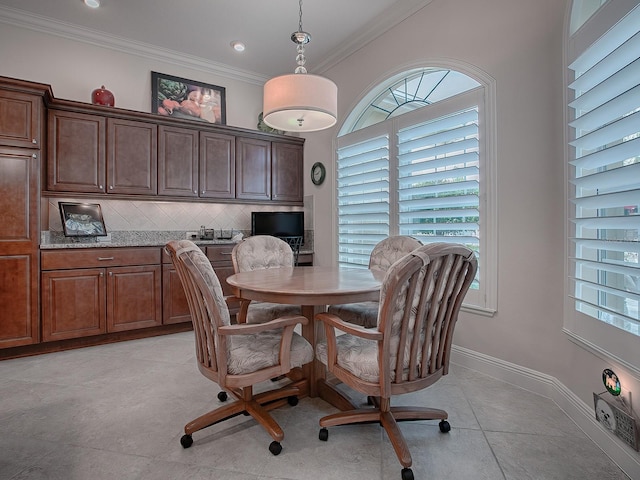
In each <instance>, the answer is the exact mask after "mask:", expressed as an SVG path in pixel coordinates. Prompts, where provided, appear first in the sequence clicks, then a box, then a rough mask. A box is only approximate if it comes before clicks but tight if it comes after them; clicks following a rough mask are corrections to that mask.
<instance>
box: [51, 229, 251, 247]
mask: <svg viewBox="0 0 640 480" xmlns="http://www.w3.org/2000/svg"><path fill="white" fill-rule="evenodd" d="M238 233H241V232H238ZM186 238H187V232H181V231H149V232H111V233H110V234H109V235H108V236H107V237H78V238H73V237H71V238H70V237H65V236H64V234H63V233H62V232H54V231H51V232H42V238H41V240H40V249H41V250H53V249H64V248H109V247H162V246H164V245H166V244H167V242H170V241H171V240H182V239H186ZM192 241H193V242H194V243H196V244H197V245H229V244H234V243H237V242H235V241H232V240H230V239H220V238H217V239H213V240H209V239H199V238H195V239H193V240H192Z"/></svg>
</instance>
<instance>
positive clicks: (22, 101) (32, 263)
mask: <svg viewBox="0 0 640 480" xmlns="http://www.w3.org/2000/svg"><path fill="white" fill-rule="evenodd" d="M48 94H50V91H49V90H48V89H46V88H44V87H43V88H42V90H39V86H37V85H35V86H34V85H29V84H27V83H26V82H23V81H20V80H16V81H12V80H8V79H0V348H7V347H16V346H23V345H31V344H34V343H37V342H39V340H40V330H39V324H40V323H39V315H40V311H39V301H38V299H39V296H40V294H39V291H40V290H39V285H40V282H39V272H38V245H39V241H40V232H39V222H38V220H39V205H40V162H41V158H40V156H41V150H40V148H41V145H40V144H41V138H42V136H41V135H42V132H41V125H42V124H43V123H44V119H43V118H42V115H43V112H44V104H43V98H44V97H45V96H46V95H48Z"/></svg>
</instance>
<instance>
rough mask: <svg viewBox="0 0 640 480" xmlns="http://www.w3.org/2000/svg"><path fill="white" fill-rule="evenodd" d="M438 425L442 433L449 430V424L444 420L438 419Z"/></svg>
mask: <svg viewBox="0 0 640 480" xmlns="http://www.w3.org/2000/svg"><path fill="white" fill-rule="evenodd" d="M438 426H439V427H440V431H441V432H442V433H447V432H448V431H450V430H451V425H450V424H449V422H447V421H446V420H440V423H439V424H438Z"/></svg>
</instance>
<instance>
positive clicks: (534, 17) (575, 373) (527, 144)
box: [307, 0, 640, 466]
mask: <svg viewBox="0 0 640 480" xmlns="http://www.w3.org/2000/svg"><path fill="white" fill-rule="evenodd" d="M567 3H568V2H567V1H565V0H537V1H535V2H531V1H514V0H486V1H469V0H434V1H433V2H432V3H431V4H430V5H429V6H427V7H426V8H424V9H423V10H422V11H420V12H418V13H417V14H415V15H413V16H412V17H411V18H409V19H407V20H406V21H404V22H403V23H401V24H400V25H398V26H397V27H395V28H394V29H393V30H391V31H389V32H387V33H386V34H384V35H382V36H381V37H379V38H378V39H377V40H375V41H374V42H372V43H371V44H369V45H367V46H365V47H364V48H362V49H361V50H359V51H358V52H356V53H355V54H353V55H351V56H350V57H349V58H348V59H346V60H344V61H343V62H342V63H340V64H339V65H337V66H335V67H334V68H332V69H331V70H329V71H327V72H325V74H326V75H327V76H329V77H330V78H331V79H333V80H334V81H335V82H336V83H337V84H338V87H339V109H340V112H339V113H340V119H344V118H345V116H346V115H347V114H348V112H349V111H350V109H352V108H353V107H354V106H355V105H356V104H357V102H358V101H359V100H360V98H362V96H363V95H364V94H365V93H366V92H367V91H368V90H369V89H370V88H371V86H372V85H375V84H377V83H379V82H380V81H382V80H383V79H385V78H387V77H389V76H390V75H392V74H394V73H398V72H399V71H401V70H402V69H403V68H407V67H410V66H418V65H426V64H428V65H433V63H434V61H435V60H437V59H442V60H443V61H446V62H453V63H464V64H467V65H469V66H470V67H472V68H475V69H479V70H481V71H482V72H484V73H486V74H487V75H489V76H491V77H492V78H493V79H495V82H496V90H497V99H496V101H497V105H496V107H497V110H496V114H497V145H496V156H497V158H496V165H497V185H496V187H497V213H498V218H497V241H498V258H497V262H498V263H497V269H498V288H497V291H498V308H497V313H496V314H495V315H494V316H493V317H492V318H487V317H482V316H479V315H474V314H470V313H466V312H464V313H462V314H461V318H460V323H459V326H458V327H457V331H456V336H455V343H456V344H457V345H459V346H461V347H463V348H467V349H469V350H472V351H474V352H479V353H480V354H481V355H489V356H490V357H494V358H497V359H500V361H502V362H506V363H512V364H515V365H517V366H520V367H523V368H522V370H521V371H522V372H526V369H531V371H532V372H540V373H542V374H544V375H545V380H544V381H549V382H551V383H554V382H555V381H556V379H557V381H558V382H559V383H560V384H561V385H562V386H561V387H560V388H559V390H563V389H564V388H565V387H566V388H567V389H568V390H569V391H568V392H564V393H560V394H559V395H558V396H560V397H562V396H565V397H567V398H571V399H572V400H569V403H570V402H571V401H573V400H575V399H573V398H572V397H573V396H575V397H577V398H579V400H576V403H577V404H580V406H581V407H584V408H585V409H586V410H585V411H586V412H587V414H590V410H591V409H592V405H593V399H592V392H602V391H603V390H604V387H603V385H602V381H601V373H602V370H603V369H604V368H609V367H610V368H613V369H614V370H615V371H616V372H617V373H618V374H619V375H620V376H621V377H623V378H624V379H625V380H626V385H628V386H629V388H630V389H631V390H632V391H633V392H637V393H636V395H639V394H640V383H639V382H638V379H637V378H636V377H634V375H633V374H632V372H630V371H629V370H627V369H625V368H624V367H623V366H621V365H619V364H617V363H616V362H613V361H605V360H603V359H601V358H600V357H598V356H596V355H594V354H592V353H590V352H588V351H587V350H585V349H584V348H582V347H580V346H577V345H576V344H574V343H572V342H571V341H570V340H569V339H568V337H567V336H566V335H565V334H564V333H563V332H562V327H563V315H564V308H565V306H564V302H565V298H566V295H565V293H564V288H565V267H564V266H565V260H564V250H565V222H564V210H565V195H564V185H565V178H564V175H565V171H564V170H565V169H564V156H563V155H564V118H563V115H564V107H563V104H564V99H563V48H564V46H563V45H564V43H563V41H564V36H563V35H564V33H563V32H564V30H563V29H564V17H565V10H566V8H567ZM339 127H340V125H337V126H336V128H335V130H334V131H333V132H332V133H331V134H329V133H325V134H324V136H323V137H322V138H321V139H320V140H319V141H317V142H316V141H315V140H312V139H311V138H309V140H308V144H307V149H308V150H307V151H308V152H310V153H313V154H314V155H315V156H317V157H320V158H326V159H327V161H329V159H332V158H333V157H332V146H331V143H330V142H331V139H332V138H333V137H332V135H335V134H336V132H337V131H338V129H339ZM309 137H311V136H310V135H309ZM314 138H315V137H314ZM334 163H335V161H332V163H331V168H328V179H327V182H326V184H325V185H324V186H323V187H322V188H320V189H319V190H318V191H317V194H316V196H315V205H316V211H315V215H316V229H317V230H316V236H315V239H316V251H319V250H320V248H322V247H323V248H324V249H323V250H322V252H321V253H322V257H321V258H322V259H323V261H330V260H331V259H333V258H335V256H336V254H335V242H334V239H335V237H336V231H335V226H334V225H335V220H334V219H335V213H334V212H335V194H334V188H333V187H334V185H335V167H334ZM320 224H321V228H318V226H319V225H320ZM329 232H330V233H329ZM323 239H326V240H325V241H324V242H323ZM321 246H322V247H321ZM569 308H570V307H569ZM525 375H526V374H525ZM532 376H535V375H532ZM535 382H537V380H536V381H535ZM535 382H533V383H535ZM554 388H555V387H553V388H552V389H554ZM556 399H557V397H556ZM580 402H583V403H582V404H581V403H580ZM587 423H588V422H587ZM621 450H622V451H623V453H622V456H624V455H626V454H628V456H629V457H634V455H635V453H634V452H633V451H632V450H631V449H629V448H628V447H624V446H623V447H622V448H621ZM634 458H636V463H635V464H634V466H637V465H638V464H637V457H634ZM631 463H632V464H633V460H632V461H631Z"/></svg>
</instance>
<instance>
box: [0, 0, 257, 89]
mask: <svg viewBox="0 0 640 480" xmlns="http://www.w3.org/2000/svg"><path fill="white" fill-rule="evenodd" d="M0 23H6V24H8V25H12V26H17V27H21V28H27V29H30V30H34V31H37V32H40V33H45V34H48V35H55V36H58V37H62V38H67V39H69V40H74V41H77V42H83V43H87V44H90V45H95V46H98V47H102V48H108V49H111V50H115V51H118V52H123V53H127V54H129V55H137V56H140V57H144V58H151V59H154V60H159V61H163V62H168V63H171V64H173V65H178V66H181V67H185V68H191V69H194V70H198V71H201V72H205V73H211V74H215V75H220V76H223V77H226V78H231V79H234V80H239V81H242V82H246V83H249V84H255V85H263V84H264V83H265V82H266V81H267V80H268V79H269V78H268V77H266V76H264V75H260V74H257V73H255V72H250V71H245V70H240V69H235V68H231V67H229V66H228V65H225V64H222V63H216V62H213V61H211V60H207V59H204V58H201V57H196V56H192V55H188V54H184V53H178V52H175V51H173V50H168V49H164V48H160V47H157V46H154V45H149V44H146V43H142V42H136V41H134V40H130V39H123V38H120V37H116V36H113V35H108V34H105V33H102V32H97V31H95V30H91V29H89V28H85V27H81V26H78V25H71V24H69V23H66V22H60V21H58V20H53V19H51V18H47V17H43V16H41V15H35V14H31V13H27V12H24V11H22V10H16V9H13V8H9V7H3V6H0Z"/></svg>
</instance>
